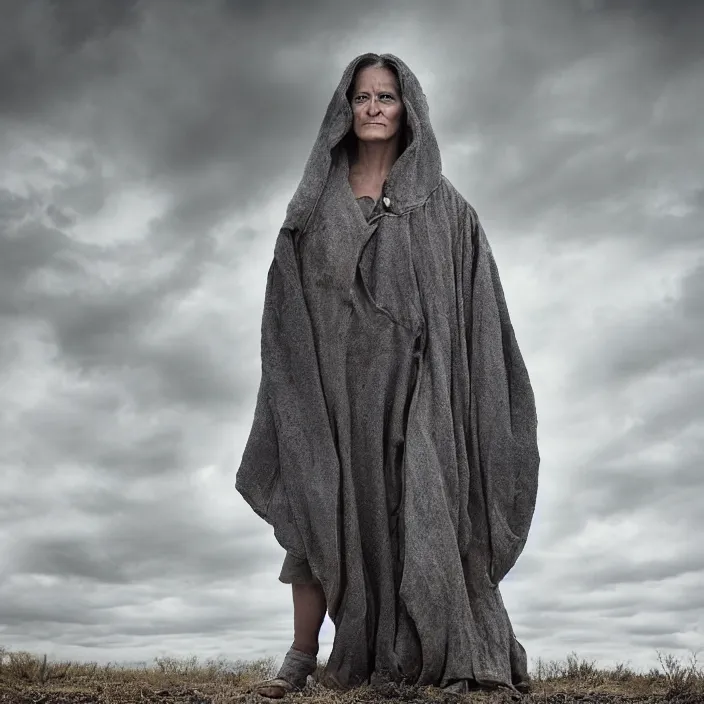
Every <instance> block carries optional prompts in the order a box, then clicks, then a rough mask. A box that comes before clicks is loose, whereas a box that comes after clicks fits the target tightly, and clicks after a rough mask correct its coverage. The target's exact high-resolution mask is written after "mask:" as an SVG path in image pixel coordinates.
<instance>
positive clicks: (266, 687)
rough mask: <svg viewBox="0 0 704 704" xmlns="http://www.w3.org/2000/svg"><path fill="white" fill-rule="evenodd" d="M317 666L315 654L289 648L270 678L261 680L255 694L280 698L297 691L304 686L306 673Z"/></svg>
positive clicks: (310, 673) (306, 678)
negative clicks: (273, 676) (274, 674)
mask: <svg viewBox="0 0 704 704" xmlns="http://www.w3.org/2000/svg"><path fill="white" fill-rule="evenodd" d="M317 667H318V660H317V658H316V657H315V655H310V654H308V653H304V652H302V651H300V650H296V649H295V648H290V649H289V651H288V653H286V657H285V658H284V661H283V663H282V665H281V667H280V668H279V671H278V672H277V673H276V677H275V678H274V679H272V680H266V681H265V682H261V683H260V684H259V685H258V686H257V688H256V690H255V691H256V692H257V694H260V695H261V696H262V697H268V698H269V699H281V698H283V697H285V696H286V695H287V694H288V693H289V692H298V691H300V690H301V689H303V688H304V687H305V686H306V681H307V680H308V675H312V674H313V673H314V672H315V670H316V669H317Z"/></svg>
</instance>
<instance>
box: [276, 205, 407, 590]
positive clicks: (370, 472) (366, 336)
mask: <svg viewBox="0 0 704 704" xmlns="http://www.w3.org/2000/svg"><path fill="white" fill-rule="evenodd" d="M356 201H357V204H358V205H359V207H360V209H361V211H362V214H363V215H364V218H365V219H366V220H367V222H369V220H371V219H372V218H373V217H375V216H376V215H377V214H378V213H379V212H381V210H382V207H381V199H379V200H378V201H375V200H374V199H373V198H371V197H370V196H361V197H360V198H357V199H356ZM374 249H375V247H374V244H373V241H372V246H371V247H370V248H367V250H368V251H365V255H364V256H363V258H362V261H361V262H360V265H361V266H363V267H367V268H370V267H371V268H374V267H375V257H374V251H373V250H374ZM384 259H387V262H386V264H387V265H388V258H386V257H385V258H384ZM383 268H384V271H383V275H384V276H391V278H392V280H393V272H390V271H388V268H387V266H384V267H383ZM370 273H371V277H369V278H368V279H367V280H374V278H375V277H374V272H370ZM354 292H355V295H354V297H353V313H352V320H351V326H350V336H349V341H350V345H349V350H348V371H349V375H348V392H349V397H350V406H351V409H352V417H351V420H352V436H353V438H354V439H353V442H352V447H353V448H366V450H367V451H366V452H364V455H365V457H363V458H358V459H359V460H361V462H362V464H360V463H355V462H354V460H355V458H354V457H353V466H354V467H355V470H356V471H355V477H354V479H355V482H354V483H355V485H356V486H355V493H356V498H357V502H358V503H360V502H361V503H364V504H367V505H373V504H375V503H376V504H377V506H376V510H372V511H371V515H373V516H374V519H375V520H374V521H373V522H371V523H370V524H368V525H366V526H365V529H366V530H365V531H364V532H363V533H362V535H361V536H360V538H361V542H362V551H363V553H364V556H365V562H366V565H367V569H369V570H373V571H374V575H375V576H374V577H372V578H371V579H370V581H371V582H376V581H377V580H378V579H379V578H380V577H381V578H382V579H381V581H382V582H385V584H384V585H383V587H385V588H386V590H388V589H396V588H397V587H398V581H399V579H400V575H401V566H402V562H401V554H400V549H399V548H400V545H399V517H400V504H401V476H400V474H401V462H402V457H403V440H404V438H403V428H404V425H405V423H404V420H405V419H404V415H405V412H406V410H407V409H406V407H405V406H406V405H407V401H408V400H409V399H408V395H409V393H410V390H411V389H412V383H411V384H409V383H408V374H405V375H404V372H407V371H408V369H409V366H412V359H411V358H410V357H411V355H407V354H404V351H403V348H405V345H404V346H403V348H401V349H398V348H397V349H387V350H386V351H387V354H385V355H384V354H383V353H382V354H381V355H380V354H379V352H380V350H379V344H380V337H379V334H378V333H379V330H378V329H377V324H376V323H377V316H378V312H377V311H376V310H374V308H373V304H371V301H370V300H369V292H368V291H367V288H366V287H365V286H364V284H363V283H362V280H361V278H360V277H357V278H356V279H355V285H354ZM406 349H407V348H406ZM370 356H373V357H374V359H375V363H374V364H373V365H371V364H369V361H370V360H369V357H370ZM399 356H401V357H404V356H405V357H407V359H406V360H405V363H404V360H403V359H401V358H399ZM380 357H382V358H386V360H387V362H388V364H387V368H386V371H385V373H384V372H382V374H381V375H380V374H379V371H380V369H379V366H378V362H379V359H380ZM372 368H373V369H374V379H371V378H365V377H369V371H366V372H365V370H371V369H372ZM380 378H381V380H383V382H384V384H383V385H380V384H379V381H380ZM411 381H412V379H411ZM399 385H402V386H403V389H404V391H403V392H402V393H401V394H399V392H400V391H401V389H400V388H399ZM406 392H408V393H406ZM399 398H400V399H403V401H402V402H401V403H399ZM379 418H383V419H384V422H383V423H379V422H378V419H379ZM371 448H378V450H379V452H378V453H377V457H376V458H374V459H373V460H372V462H370V461H369V459H370V458H369V450H370V449H371ZM382 532H383V533H385V534H386V535H387V536H388V540H382V541H381V542H382V543H383V544H385V545H386V548H387V550H383V551H379V544H380V537H381V536H380V533H382ZM387 551H388V552H387ZM381 563H383V564H381ZM389 565H393V567H394V569H393V573H394V574H393V580H392V575H388V572H389ZM384 574H387V575H388V578H387V579H383V575H384ZM279 580H280V581H281V582H283V583H284V584H318V583H319V580H318V579H317V578H316V577H315V575H314V574H313V573H312V572H311V569H310V565H309V564H308V561H307V560H306V559H300V558H298V557H296V556H295V555H292V554H291V553H288V552H287V553H286V556H285V558H284V562H283V565H282V568H281V573H280V574H279ZM380 586H382V585H377V588H376V589H375V590H374V591H377V592H378V589H379V587H380ZM389 596H390V595H389Z"/></svg>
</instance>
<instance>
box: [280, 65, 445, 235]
mask: <svg viewBox="0 0 704 704" xmlns="http://www.w3.org/2000/svg"><path fill="white" fill-rule="evenodd" d="M366 58H378V55H376V54H371V53H367V54H362V55H360V56H358V57H357V58H356V59H354V60H353V61H351V62H350V63H349V64H348V66H347V68H346V69H345V71H344V73H343V74H342V79H341V80H340V83H339V85H338V86H337V88H336V90H335V92H334V94H333V96H332V99H331V100H330V103H329V105H328V109H327V111H326V113H325V117H324V118H323V122H322V124H321V126H320V130H319V131H318V136H317V137H316V140H315V143H314V145H313V149H312V151H311V153H310V156H309V157H308V161H307V162H306V166H305V169H304V172H303V178H302V179H301V182H300V183H299V185H298V188H297V189H296V192H295V193H294V195H293V198H292V199H291V201H290V203H289V205H288V209H287V211H286V219H285V221H284V225H283V226H284V228H287V229H290V230H304V229H305V225H306V223H307V222H308V220H309V218H310V216H311V214H312V212H313V209H314V208H315V205H316V203H317V201H318V199H319V198H320V195H321V194H322V192H323V188H324V187H325V183H326V181H327V178H328V174H329V173H330V166H331V164H332V160H333V155H334V150H335V149H336V148H337V147H339V146H340V145H341V143H342V141H343V139H344V138H345V136H346V135H347V134H348V133H349V132H350V131H351V129H352V107H351V106H350V104H349V101H348V99H347V91H348V89H349V88H350V85H351V83H352V78H353V76H354V72H355V69H356V68H357V66H358V64H359V63H360V62H361V61H362V60H363V59H366ZM381 58H382V59H386V60H387V61H388V62H390V63H392V64H393V65H394V66H395V68H396V70H397V71H398V75H399V79H400V83H401V95H402V98H403V103H404V105H405V107H406V125H405V129H406V134H407V141H408V144H407V146H406V149H405V150H404V151H403V153H402V154H401V155H400V156H399V158H398V159H397V160H396V163H395V164H394V166H393V167H392V169H391V172H390V173H389V175H388V177H387V179H386V183H385V186H384V192H383V195H384V196H385V197H388V198H389V199H390V201H391V205H390V206H389V207H388V208H387V210H388V211H390V212H392V213H394V214H397V215H400V214H401V213H404V212H406V211H408V210H411V209H413V208H415V207H418V206H419V205H422V204H423V203H424V202H425V201H426V200H427V198H428V197H429V195H430V194H431V193H432V191H433V190H434V189H435V188H437V187H438V186H439V185H440V182H441V178H442V164H441V159H440V150H439V148H438V144H437V140H436V139H435V134H434V133H433V129H432V126H431V124H430V117H429V114H428V102H427V100H426V97H425V94H424V93H423V89H422V88H421V86H420V83H419V82H418V79H417V78H416V76H415V74H414V73H413V72H412V71H411V69H410V68H408V66H406V64H405V63H404V62H403V61H401V59H399V58H397V57H396V56H393V55H392V54H381Z"/></svg>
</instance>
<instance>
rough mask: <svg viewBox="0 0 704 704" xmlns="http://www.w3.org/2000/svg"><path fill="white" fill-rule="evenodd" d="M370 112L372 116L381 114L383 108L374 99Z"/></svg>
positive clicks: (370, 102)
mask: <svg viewBox="0 0 704 704" xmlns="http://www.w3.org/2000/svg"><path fill="white" fill-rule="evenodd" d="M369 112H370V113H371V114H372V115H377V114H378V113H379V112H381V107H380V105H379V103H378V102H377V101H376V100H375V99H374V98H372V99H371V100H370V101H369Z"/></svg>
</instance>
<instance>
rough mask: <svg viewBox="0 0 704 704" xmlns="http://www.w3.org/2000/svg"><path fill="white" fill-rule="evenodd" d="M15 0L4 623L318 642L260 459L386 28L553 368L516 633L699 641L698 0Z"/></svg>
mask: <svg viewBox="0 0 704 704" xmlns="http://www.w3.org/2000/svg"><path fill="white" fill-rule="evenodd" d="M697 6H698V7H699V10H697V9H696V7H697ZM0 8H1V9H2V16H3V22H2V24H0V400H1V402H0V644H4V645H6V646H9V647H11V648H13V649H30V650H34V651H40V652H46V653H48V654H49V655H50V656H54V657H67V658H75V659H81V660H98V661H108V660H146V659H150V658H152V657H154V656H156V655H160V654H170V655H190V654H196V655H199V656H201V657H204V658H205V657H211V656H217V655H224V656H226V657H228V658H246V659H249V658H254V657H260V656H266V655H273V656H276V657H278V658H280V657H282V656H283V654H284V652H285V650H286V649H287V648H288V646H289V645H290V643H291V640H292V609H291V595H290V587H288V586H286V585H283V584H281V583H279V582H278V581H277V575H278V570H279V568H280V565H281V560H282V559H283V556H284V552H283V550H282V549H281V548H280V547H279V546H278V544H277V543H276V541H275V540H274V537H273V534H272V531H271V529H270V527H269V526H267V525H266V524H265V523H264V522H263V521H261V520H260V519H259V518H258V517H257V516H256V515H255V514H254V513H252V512H251V510H250V509H249V507H248V506H247V505H246V504H245V503H244V501H243V500H242V499H241V498H240V497H239V495H238V494H237V493H236V492H235V488H234V478H235V471H236V469H237V467H238V465H239V461H240V457H241V454H242V451H243V449H244V443H245V441H246V438H247V435H248V432H249V427H250V423H251V421H252V414H253V410H254V403H255V397H256V392H257V386H258V383H259V374H260V362H259V342H260V340H259V334H260V322H261V309H262V303H263V295H264V286H265V281H266V273H267V269H268V267H269V264H270V261H271V258H272V255H273V247H274V241H275V238H276V235H277V232H278V229H279V227H280V225H281V222H282V220H283V216H284V211H285V207H286V204H287V202H288V200H289V198H290V197H291V195H292V193H293V190H294V188H295V186H296V184H297V182H298V179H299V178H300V176H301V173H302V170H303V165H304V163H305V159H306V157H307V156H308V153H309V150H310V148H311V146H312V143H313V140H314V137H315V135H316V133H317V130H318V128H319V125H320V122H321V120H322V117H323V114H324V112H325V109H326V107H327V103H328V101H329V99H330V97H331V95H332V91H333V90H334V88H335V86H336V85H337V83H338V81H339V79H340V76H341V73H342V70H343V68H344V67H345V65H346V64H347V63H348V62H349V61H350V60H351V59H352V58H354V57H355V56H356V55H358V54H360V53H363V52H366V51H374V52H379V53H382V52H390V53H393V54H396V55H397V56H399V57H400V58H402V59H403V60H404V61H405V62H406V63H407V64H408V65H409V66H410V67H411V69H412V70H413V71H414V72H415V73H416V74H417V75H418V77H419V80H420V81H421V84H422V85H423V87H424V90H425V92H426V94H427V96H428V101H429V104H430V111H431V113H430V114H431V119H432V121H433V125H434V128H435V131H436V135H437V137H438V141H439V143H440V148H441V151H442V155H443V168H444V173H445V175H446V176H448V178H449V179H450V180H451V181H452V182H453V183H454V185H455V186H456V187H457V188H458V189H459V190H460V192H461V193H462V194H463V195H464V196H465V198H466V199H467V200H468V201H469V202H470V203H471V204H472V205H473V206H474V207H475V208H476V209H477V211H478V212H479V216H480V218H481V219H482V221H483V224H484V227H485V229H486V231H487V235H488V237H489V240H490V242H491V244H492V247H493V249H494V252H495V254H496V258H497V261H498V265H499V269H500V273H501V276H502V280H503V284H504V288H505V291H506V296H507V300H508V304H509V309H510V312H511V316H512V320H513V324H514V327H515V329H516V334H517V337H518V340H519V344H520V346H521V348H522V350H523V354H524V356H525V358H526V362H527V365H528V368H529V372H530V374H531V378H532V380H533V385H534V388H535V394H536V399H537V403H538V413H539V433H540V449H541V456H542V464H541V482H540V490H539V499H538V507H537V510H536V514H535V520H534V524H533V530H532V533H531V536H530V538H529V542H528V545H527V546H526V549H525V552H524V553H523V556H522V557H521V558H520V560H519V562H518V564H517V566H516V567H515V569H514V570H513V571H512V572H511V573H510V574H509V575H508V577H507V578H506V580H505V582H504V586H503V594H504V599H505V601H506V604H507V608H508V611H509V614H510V616H511V619H512V621H513V624H514V628H515V631H516V634H517V636H518V638H519V640H521V642H522V643H523V644H524V645H525V647H526V649H527V651H528V654H529V657H530V659H531V661H533V662H534V661H535V659H536V658H537V657H543V658H562V657H564V656H565V655H566V654H567V653H568V652H570V651H576V652H577V653H578V654H580V655H583V656H584V657H588V658H591V659H596V660H598V661H600V662H603V663H604V664H609V663H613V662H616V661H630V663H631V664H632V665H634V666H636V667H644V668H649V667H650V666H652V665H654V664H655V661H656V650H658V649H659V650H662V651H665V652H672V653H674V654H676V655H681V656H686V655H687V653H688V652H689V651H690V650H692V649H700V648H701V649H702V650H704V542H703V541H702V534H701V531H702V528H701V526H702V511H704V508H703V505H704V410H703V409H704V225H703V222H704V141H703V134H704V130H703V129H702V126H701V124H702V113H703V112H704V42H702V41H701V27H702V24H698V22H699V23H704V13H703V12H702V9H704V8H703V7H702V3H700V2H697V1H696V0H690V1H689V2H686V1H685V0H667V1H665V0H630V1H629V0H589V1H588V0H583V1H582V2H577V0H574V1H572V0H520V1H519V0H472V1H470V2H462V1H460V0H453V1H450V2H436V3H428V2H420V0H418V1H417V2H415V3H413V2H401V1H400V0H399V2H392V1H387V2H380V1H379V0H373V1H372V0H358V1H357V2H355V3H351V2H342V1H341V2H331V1H330V0H306V1H305V2H300V1H298V2H295V3H294V2H289V1H288V0H256V2H255V1H249V0H232V1H229V2H228V1H224V0H202V1H201V2H198V3H193V2H187V1H186V0H161V1H160V0H153V1H152V0H149V1H146V2H140V3H137V2H126V1H123V2H119V3H117V2H113V1H112V0H100V1H99V0H82V1H79V0H61V2H50V1H49V0H46V1H42V0H0ZM698 32H699V36H697V33H698ZM331 643H332V626H331V625H330V624H329V622H327V621H326V624H325V625H324V629H323V637H322V648H321V656H322V657H326V656H327V654H328V653H329V651H330V647H331Z"/></svg>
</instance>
